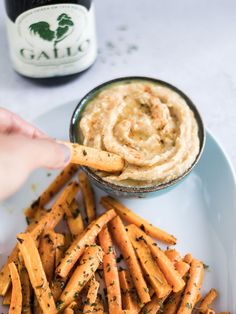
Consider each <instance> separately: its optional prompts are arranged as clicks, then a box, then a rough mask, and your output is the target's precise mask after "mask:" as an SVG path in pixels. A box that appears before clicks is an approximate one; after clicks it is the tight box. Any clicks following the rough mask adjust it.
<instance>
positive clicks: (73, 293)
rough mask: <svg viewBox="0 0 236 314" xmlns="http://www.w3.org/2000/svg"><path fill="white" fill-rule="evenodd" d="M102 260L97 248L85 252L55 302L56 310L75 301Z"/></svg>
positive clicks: (101, 253) (100, 251)
mask: <svg viewBox="0 0 236 314" xmlns="http://www.w3.org/2000/svg"><path fill="white" fill-rule="evenodd" d="M102 259H103V251H102V249H101V248H100V247H99V246H97V245H93V246H90V247H88V248H87V249H86V250H85V252H84V254H83V256H82V258H81V260H80V264H79V266H78V267H77V268H76V269H75V271H74V273H73V274H72V276H71V278H70V279H69V282H68V283H67V285H66V287H65V289H64V290H63V292H62V294H61V296H60V298H59V300H58V301H57V309H58V310H59V311H61V310H63V309H65V308H66V307H67V306H68V305H69V304H70V303H71V302H72V301H74V300H75V299H76V297H77V295H78V294H79V292H80V291H81V290H82V289H83V288H84V286H85V285H86V283H87V282H88V281H89V280H90V279H91V278H92V276H93V275H94V273H95V271H96V270H97V268H98V266H99V264H100V262H101V261H102Z"/></svg>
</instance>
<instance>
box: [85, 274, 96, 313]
mask: <svg viewBox="0 0 236 314" xmlns="http://www.w3.org/2000/svg"><path fill="white" fill-rule="evenodd" d="M98 289H99V282H98V281H97V280H96V279H95V278H94V277H93V278H92V279H91V280H90V282H89V290H88V293H87V297H86V301H85V305H84V309H83V313H84V314H85V313H94V308H95V306H96V300H97V295H98Z"/></svg>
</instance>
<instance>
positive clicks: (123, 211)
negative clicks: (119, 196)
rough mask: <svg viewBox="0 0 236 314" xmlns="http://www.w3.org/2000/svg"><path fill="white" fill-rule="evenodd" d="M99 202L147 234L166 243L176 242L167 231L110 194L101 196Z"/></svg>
mask: <svg viewBox="0 0 236 314" xmlns="http://www.w3.org/2000/svg"><path fill="white" fill-rule="evenodd" d="M101 204H102V205H103V206H104V207H105V208H106V209H111V208H113V209H115V211H116V212H117V214H118V215H119V216H120V217H121V218H122V219H124V220H125V221H127V222H128V223H131V224H135V225H136V226H137V227H139V228H141V229H142V230H143V231H145V232H146V233H147V234H148V235H150V236H152V237H153V238H155V239H157V240H159V241H162V242H164V243H167V244H176V238H175V237H174V236H172V235H170V234H168V233H167V232H165V231H163V230H161V229H159V228H157V227H154V226H153V225H152V224H150V223H149V222H147V221H146V220H144V219H143V218H141V217H140V216H138V215H136V214H135V213H134V212H132V211H131V210H129V209H128V208H127V207H125V206H124V205H123V204H121V203H120V202H118V201H117V200H115V199H113V198H112V197H110V196H105V197H102V198H101Z"/></svg>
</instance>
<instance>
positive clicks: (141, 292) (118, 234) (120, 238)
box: [109, 216, 150, 303]
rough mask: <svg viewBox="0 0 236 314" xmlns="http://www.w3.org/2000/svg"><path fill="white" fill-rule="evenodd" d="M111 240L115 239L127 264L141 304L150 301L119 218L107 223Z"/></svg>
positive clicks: (135, 258) (137, 263) (140, 271)
mask: <svg viewBox="0 0 236 314" xmlns="http://www.w3.org/2000/svg"><path fill="white" fill-rule="evenodd" d="M109 226H110V230H111V233H112V236H113V238H114V239H115V241H116V243H117V245H118V247H119V249H120V251H121V253H122V255H123V257H124V260H125V262H126V263H127V265H128V267H129V270H130V274H131V277H132V279H133V281H134V285H135V287H136V289H137V293H138V296H139V298H140V300H141V302H142V303H147V302H149V301H150V295H149V291H148V287H147V284H146V282H145V280H144V278H143V274H142V270H141V267H140V265H139V262H138V260H137V257H136V255H135V251H134V249H133V246H132V244H131V241H130V239H129V237H128V234H127V232H126V231H125V227H124V225H123V223H122V221H121V219H120V217H119V216H116V217H115V218H114V219H112V220H111V221H110V223H109Z"/></svg>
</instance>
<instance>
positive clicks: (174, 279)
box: [127, 225, 185, 292]
mask: <svg viewBox="0 0 236 314" xmlns="http://www.w3.org/2000/svg"><path fill="white" fill-rule="evenodd" d="M127 229H128V230H129V232H130V233H131V232H132V233H133V234H134V235H135V236H136V237H137V238H140V239H144V241H145V242H146V244H147V245H148V247H149V249H150V251H151V254H152V256H153V257H154V259H155V260H156V262H157V264H158V266H159V267H160V270H161V271H162V273H163V274H164V276H165V278H166V280H167V282H168V283H169V285H170V286H171V287H173V291H174V292H178V291H180V290H182V288H183V287H184V285H185V282H184V280H183V279H182V278H181V276H180V274H179V273H178V272H177V271H176V270H175V268H174V265H173V264H172V263H171V261H170V260H169V258H168V257H167V256H166V254H165V253H164V252H163V251H162V250H161V249H160V248H159V247H158V246H157V244H156V243H155V242H153V240H152V238H150V237H149V236H148V235H147V234H146V233H145V232H143V231H142V230H141V229H139V228H138V227H137V226H135V225H129V226H128V227H127Z"/></svg>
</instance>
